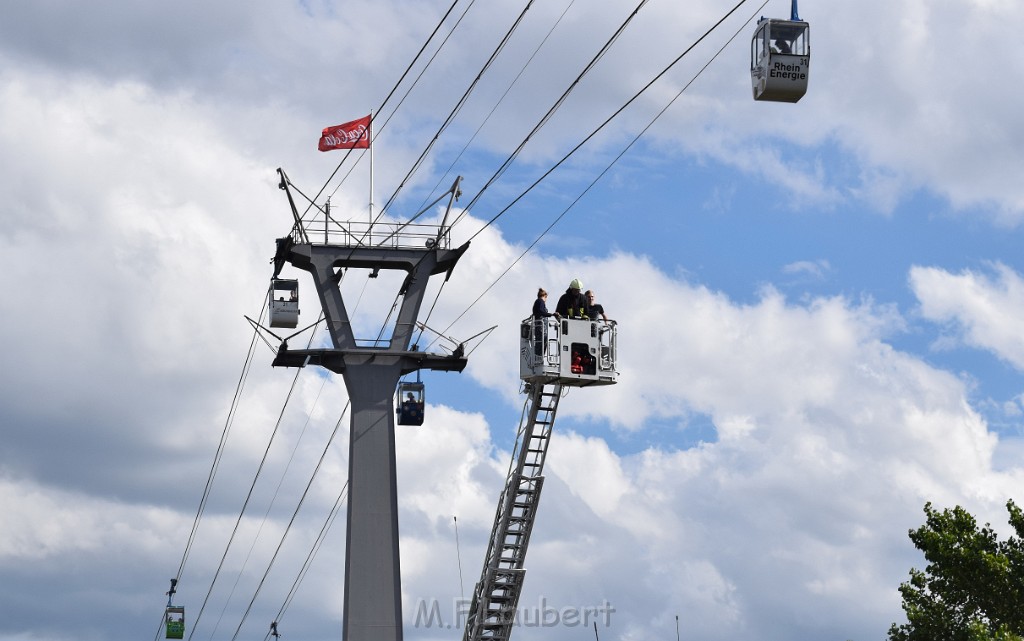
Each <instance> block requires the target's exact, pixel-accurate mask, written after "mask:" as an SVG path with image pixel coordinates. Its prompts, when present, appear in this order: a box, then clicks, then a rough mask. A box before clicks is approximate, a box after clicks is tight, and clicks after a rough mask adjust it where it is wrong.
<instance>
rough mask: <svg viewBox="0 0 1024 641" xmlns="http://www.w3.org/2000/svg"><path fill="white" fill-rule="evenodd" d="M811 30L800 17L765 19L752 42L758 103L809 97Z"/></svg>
mask: <svg viewBox="0 0 1024 641" xmlns="http://www.w3.org/2000/svg"><path fill="white" fill-rule="evenodd" d="M810 37H811V27H810V25H809V24H808V23H806V22H804V21H802V20H800V17H799V16H798V15H797V8H796V0H793V10H792V15H791V17H790V19H789V20H782V19H779V18H761V19H760V20H759V21H758V23H757V29H756V30H755V31H754V37H753V38H752V39H751V41H750V80H751V82H752V84H753V90H754V100H768V101H774V102H797V101H799V100H800V98H802V97H803V95H804V94H805V93H807V78H808V76H809V75H810V67H811V40H810Z"/></svg>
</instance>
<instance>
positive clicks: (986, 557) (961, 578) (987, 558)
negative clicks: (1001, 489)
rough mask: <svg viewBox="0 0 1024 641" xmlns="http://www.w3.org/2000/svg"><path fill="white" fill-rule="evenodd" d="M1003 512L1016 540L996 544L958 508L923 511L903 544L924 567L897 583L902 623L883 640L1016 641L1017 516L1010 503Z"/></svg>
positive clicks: (1023, 520)
mask: <svg viewBox="0 0 1024 641" xmlns="http://www.w3.org/2000/svg"><path fill="white" fill-rule="evenodd" d="M1006 509H1007V511H1009V513H1010V525H1012V526H1013V529H1014V531H1015V532H1016V536H1011V537H1010V538H1009V540H1007V541H999V540H998V538H997V537H996V534H995V532H993V531H992V528H991V527H990V526H989V525H988V524H987V523H986V524H985V527H983V528H980V529H979V528H978V525H977V523H976V522H975V520H974V517H973V516H971V515H970V514H968V513H967V511H966V510H964V509H963V508H961V507H959V506H957V507H956V508H954V509H952V510H949V509H946V510H943V511H941V512H937V511H936V510H934V509H933V508H932V505H931V503H928V504H927V505H925V506H924V512H925V515H926V516H927V521H926V522H925V524H924V525H922V526H921V527H920V528H918V529H916V530H911V531H910V540H911V541H913V542H914V545H915V546H917V548H918V549H919V550H921V551H922V552H924V558H925V560H927V561H928V565H927V566H926V567H925V569H924V572H921V571H920V570H917V569H913V568H911V570H910V580H909V581H907V582H906V583H903V584H901V585H900V594H901V595H902V596H903V610H904V612H906V614H907V623H905V624H903V625H896V624H895V623H894V624H893V625H892V627H890V628H889V639H890V641H1024V514H1022V512H1021V509H1020V508H1019V507H1017V506H1016V504H1014V502H1013V501H1009V502H1008V503H1007V504H1006Z"/></svg>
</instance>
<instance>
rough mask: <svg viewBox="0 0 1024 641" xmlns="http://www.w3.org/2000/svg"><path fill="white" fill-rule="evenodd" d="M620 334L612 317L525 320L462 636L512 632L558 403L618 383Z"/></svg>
mask: <svg viewBox="0 0 1024 641" xmlns="http://www.w3.org/2000/svg"><path fill="white" fill-rule="evenodd" d="M616 335H617V326H616V323H615V321H597V320H593V321H591V320H587V319H568V318H565V319H560V318H555V317H549V318H533V317H531V318H527V319H525V320H524V321H523V322H522V323H521V324H520V378H522V380H523V382H524V386H523V387H524V391H525V393H526V396H527V398H526V402H525V404H524V406H523V413H522V417H521V419H520V423H519V429H518V432H517V434H516V444H515V447H514V449H513V452H512V460H511V463H510V464H509V470H508V475H507V477H506V479H505V487H504V489H503V490H502V493H501V496H500V498H499V499H498V509H497V512H496V513H495V516H494V527H493V528H492V529H491V535H490V538H489V539H488V543H487V554H486V555H485V556H484V567H483V571H482V572H481V575H480V580H479V581H478V582H477V584H476V586H475V587H474V590H473V598H472V600H471V602H470V609H469V615H468V617H467V619H466V629H465V632H464V634H463V641H485V640H486V641H507V639H508V638H509V636H510V635H511V634H512V627H513V625H514V624H515V622H516V610H517V608H518V606H519V596H520V594H522V590H523V581H524V579H525V577H526V568H525V567H524V564H525V561H526V551H527V548H528V546H529V544H530V535H531V534H532V532H533V526H534V523H535V521H536V517H537V508H538V505H539V503H540V493H541V490H542V489H543V487H544V474H543V473H544V461H545V459H546V458H547V452H548V445H549V444H550V442H551V431H552V428H553V427H554V425H555V416H556V415H557V413H558V402H559V400H560V399H561V397H562V391H563V388H565V387H584V386H589V385H610V384H614V383H615V381H616V378H617V377H618V372H617V371H616V368H615V351H616V349H615V348H616Z"/></svg>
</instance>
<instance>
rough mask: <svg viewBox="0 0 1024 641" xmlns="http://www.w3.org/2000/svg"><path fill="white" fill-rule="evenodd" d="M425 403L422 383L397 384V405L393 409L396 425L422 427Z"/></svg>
mask: <svg viewBox="0 0 1024 641" xmlns="http://www.w3.org/2000/svg"><path fill="white" fill-rule="evenodd" d="M425 401H426V392H425V388H424V385H423V383H420V382H416V383H399V384H398V405H397V407H395V413H396V414H398V424H399V425H423V410H424V407H425V405H424V403H425Z"/></svg>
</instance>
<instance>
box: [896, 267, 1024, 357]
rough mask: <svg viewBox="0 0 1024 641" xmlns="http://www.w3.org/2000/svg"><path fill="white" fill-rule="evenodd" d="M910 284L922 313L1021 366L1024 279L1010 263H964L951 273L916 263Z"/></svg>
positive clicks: (968, 341) (965, 339)
mask: <svg viewBox="0 0 1024 641" xmlns="http://www.w3.org/2000/svg"><path fill="white" fill-rule="evenodd" d="M910 286H911V288H912V289H913V290H914V294H915V295H916V296H917V298H918V299H919V300H920V301H921V313H922V315H923V316H924V317H925V318H927V319H929V320H932V321H936V322H939V323H942V324H943V325H945V326H947V327H949V328H950V329H951V330H952V331H953V332H954V336H955V337H956V338H957V339H958V340H959V341H961V342H963V343H964V344H966V345H969V346H971V347H977V348H980V349H984V350H987V351H990V352H992V353H993V354H995V355H996V356H998V357H999V358H1001V359H1003V360H1005V361H1007V362H1009V363H1011V364H1012V365H1013V366H1014V367H1016V368H1017V369H1022V368H1024V337H1022V335H1021V332H1020V318H1021V316H1022V314H1024V279H1021V277H1020V275H1019V274H1018V273H1017V272H1015V271H1014V270H1013V269H1011V268H1010V267H1008V266H1006V265H1002V264H995V265H992V267H991V273H985V272H981V271H976V270H970V269H965V270H963V271H961V272H960V273H959V274H953V273H950V272H948V271H946V270H944V269H941V268H938V267H915V268H913V269H912V270H911V272H910Z"/></svg>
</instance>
